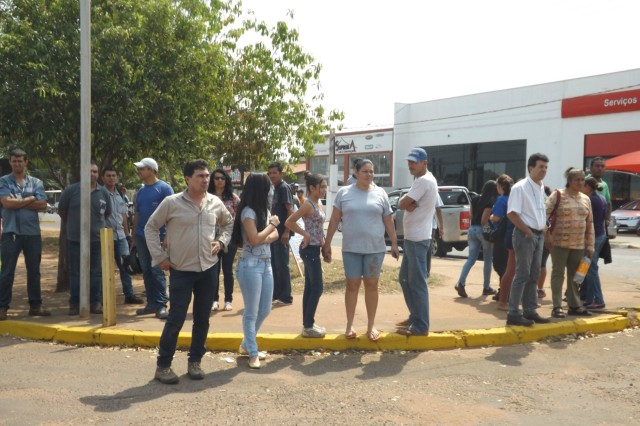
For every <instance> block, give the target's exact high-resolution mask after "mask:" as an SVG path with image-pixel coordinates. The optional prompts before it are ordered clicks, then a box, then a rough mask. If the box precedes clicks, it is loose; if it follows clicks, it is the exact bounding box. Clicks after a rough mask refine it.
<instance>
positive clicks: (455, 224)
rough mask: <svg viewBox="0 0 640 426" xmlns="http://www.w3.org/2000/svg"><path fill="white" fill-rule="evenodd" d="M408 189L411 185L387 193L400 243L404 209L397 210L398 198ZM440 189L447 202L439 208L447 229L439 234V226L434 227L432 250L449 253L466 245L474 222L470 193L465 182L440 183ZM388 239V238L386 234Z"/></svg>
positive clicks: (439, 253)
mask: <svg viewBox="0 0 640 426" xmlns="http://www.w3.org/2000/svg"><path fill="white" fill-rule="evenodd" d="M407 192H409V188H401V189H395V190H393V191H390V192H389V194H388V195H389V202H390V203H391V208H392V209H393V210H394V218H393V220H394V222H395V226H396V233H397V234H398V245H400V246H402V244H403V242H404V229H403V226H402V216H403V215H404V212H403V211H402V210H398V201H399V200H400V197H402V196H403V195H404V194H406V193H407ZM438 193H439V194H440V198H441V199H442V203H443V204H444V205H443V206H442V207H441V208H440V211H441V213H442V221H443V223H442V224H441V225H442V227H443V230H444V233H443V236H442V238H440V233H439V232H438V230H437V229H434V230H433V239H432V240H431V253H432V255H434V256H440V257H442V256H446V255H447V253H449V252H450V251H451V249H452V248H455V249H456V250H458V251H461V250H464V249H465V248H466V247H467V233H468V232H469V226H471V216H470V214H469V206H470V202H471V197H470V196H469V191H468V190H467V188H465V187H464V186H439V187H438ZM385 239H386V240H387V242H389V240H388V237H387V235H386V234H385Z"/></svg>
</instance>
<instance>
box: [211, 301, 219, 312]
mask: <svg viewBox="0 0 640 426" xmlns="http://www.w3.org/2000/svg"><path fill="white" fill-rule="evenodd" d="M218 309H220V305H219V304H218V302H213V306H212V307H211V310H212V311H217V310H218Z"/></svg>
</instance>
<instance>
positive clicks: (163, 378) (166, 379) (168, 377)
mask: <svg viewBox="0 0 640 426" xmlns="http://www.w3.org/2000/svg"><path fill="white" fill-rule="evenodd" d="M153 378H154V379H156V380H158V381H159V382H160V383H164V384H165V385H173V384H175V383H178V381H179V380H180V379H179V378H178V376H177V375H176V373H174V372H173V370H172V369H171V367H167V368H162V367H157V368H156V374H155V376H153Z"/></svg>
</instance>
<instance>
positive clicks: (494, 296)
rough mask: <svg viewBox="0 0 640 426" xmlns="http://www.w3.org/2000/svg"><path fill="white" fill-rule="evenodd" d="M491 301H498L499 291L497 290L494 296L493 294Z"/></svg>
mask: <svg viewBox="0 0 640 426" xmlns="http://www.w3.org/2000/svg"><path fill="white" fill-rule="evenodd" d="M491 298H492V299H493V300H495V301H496V302H497V301H499V300H500V289H498V291H496V294H494V295H493V296H492V297H491Z"/></svg>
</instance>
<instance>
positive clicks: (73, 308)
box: [69, 305, 80, 315]
mask: <svg viewBox="0 0 640 426" xmlns="http://www.w3.org/2000/svg"><path fill="white" fill-rule="evenodd" d="M69 315H80V308H79V307H78V305H70V306H69Z"/></svg>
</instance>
